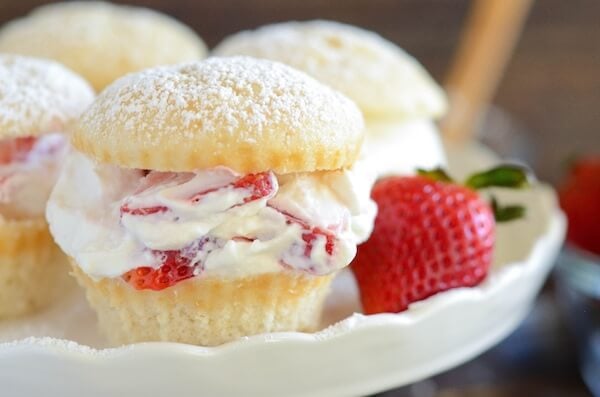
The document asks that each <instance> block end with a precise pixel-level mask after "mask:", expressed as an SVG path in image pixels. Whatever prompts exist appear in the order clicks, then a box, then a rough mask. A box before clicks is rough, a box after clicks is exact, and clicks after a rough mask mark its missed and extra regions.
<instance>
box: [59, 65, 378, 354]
mask: <svg viewBox="0 0 600 397" xmlns="http://www.w3.org/2000/svg"><path fill="white" fill-rule="evenodd" d="M362 140H363V120H362V117H361V114H360V111H359V110H358V108H357V107H356V106H355V105H354V104H353V103H352V102H351V101H350V100H349V99H347V98H346V97H344V96H343V95H341V94H340V93H338V92H336V91H334V90H332V89H330V88H328V87H326V86H324V85H322V84H320V83H318V82H317V81H315V80H314V79H312V78H310V77H309V76H307V75H305V74H303V73H301V72H299V71H296V70H294V69H292V68H290V67H288V66H285V65H283V64H279V63H275V62H270V61H266V60H256V59H253V58H246V57H232V58H213V59H210V60H207V61H200V62H195V63H187V64H181V65H177V66H167V67H159V68H154V69H148V70H145V71H143V72H140V73H137V74H131V75H128V76H126V77H123V78H121V79H119V80H118V81H117V82H115V83H114V84H112V85H111V86H109V87H108V88H107V89H106V90H105V91H103V92H102V94H100V96H99V97H98V98H97V100H96V102H95V103H94V104H93V105H92V106H91V107H90V108H89V109H88V110H87V111H86V112H85V113H84V115H83V116H82V117H81V119H80V121H79V123H78V124H77V125H76V127H75V128H74V133H73V138H72V143H73V146H74V148H75V150H74V151H73V153H72V154H71V155H70V156H69V158H68V159H67V161H66V165H65V167H64V168H63V171H62V174H61V176H60V177H59V181H58V182H57V184H56V187H55V189H54V191H53V193H52V196H51V198H50V201H49V204H48V209H47V219H48V221H49V224H50V228H51V231H52V234H53V235H54V238H55V239H56V241H57V242H58V244H59V245H60V246H61V248H62V249H63V250H64V251H65V252H66V253H67V254H68V255H69V256H70V257H71V258H72V263H73V268H74V274H75V276H76V278H77V279H78V281H79V283H80V284H81V285H82V286H83V287H84V288H85V290H86V292H87V297H88V300H89V302H90V304H91V306H92V307H93V308H94V309H95V310H96V312H97V314H98V319H99V324H100V327H101V328H102V330H103V331H104V333H105V334H106V335H107V337H108V338H109V340H110V341H111V342H112V343H113V344H123V343H133V342H140V341H158V340H161V341H174V342H184V343H191V344H199V345H204V346H212V345H219V344H222V343H225V342H228V341H231V340H234V339H236V338H239V337H242V336H248V335H254V334H260V333H264V332H275V331H311V330H314V329H315V328H316V327H317V326H318V323H319V317H320V314H321V310H322V304H323V300H324V298H325V295H326V294H327V292H328V288H329V284H330V282H331V280H332V277H333V276H334V275H335V273H336V272H337V271H338V270H339V269H341V268H343V267H345V266H347V265H348V264H349V263H350V261H351V260H352V258H353V257H354V255H355V252H356V245H357V244H358V243H360V242H362V241H364V240H366V239H367V238H368V236H369V234H370V232H371V228H372V224H373V219H374V215H375V205H374V203H373V202H372V201H371V200H370V198H369V192H370V189H371V185H372V183H373V178H371V177H370V176H369V172H368V171H367V170H365V169H362V168H360V167H359V168H357V167H355V166H354V163H355V160H356V159H357V157H358V155H359V152H360V148H361V143H362ZM74 230H76V232H74Z"/></svg>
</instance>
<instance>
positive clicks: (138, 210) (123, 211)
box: [121, 204, 169, 215]
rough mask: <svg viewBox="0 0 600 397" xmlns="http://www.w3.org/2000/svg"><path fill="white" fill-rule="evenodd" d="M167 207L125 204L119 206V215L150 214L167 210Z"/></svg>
mask: <svg viewBox="0 0 600 397" xmlns="http://www.w3.org/2000/svg"><path fill="white" fill-rule="evenodd" d="M168 210H169V209H168V208H167V207H164V206H156V207H146V208H129V206H128V205H127V204H123V205H122V206H121V215H123V214H129V215H152V214H159V213H162V212H167V211H168Z"/></svg>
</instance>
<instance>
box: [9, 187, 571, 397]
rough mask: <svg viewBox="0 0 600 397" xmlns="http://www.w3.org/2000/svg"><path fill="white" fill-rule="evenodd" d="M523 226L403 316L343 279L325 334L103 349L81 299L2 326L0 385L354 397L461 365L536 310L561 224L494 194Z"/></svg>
mask: <svg viewBox="0 0 600 397" xmlns="http://www.w3.org/2000/svg"><path fill="white" fill-rule="evenodd" d="M498 195H499V196H500V199H501V200H502V201H503V202H507V203H508V202H520V203H526V206H527V218H526V219H524V220H519V221H516V222H512V223H510V224H505V225H501V226H499V228H498V238H497V250H496V256H495V263H494V266H493V269H492V271H491V274H490V276H489V277H488V278H487V279H486V281H485V282H484V283H482V284H481V285H480V286H478V287H476V288H468V289H467V288H465V289H456V290H452V291H448V292H445V293H441V294H438V295H435V296H433V297H431V298H429V299H427V300H425V301H422V302H419V303H416V304H413V305H411V306H410V308H409V310H408V311H406V312H404V313H400V314H378V315H371V316H365V315H362V314H360V306H359V303H358V295H357V290H356V285H355V284H354V279H353V277H352V275H351V273H350V272H349V271H346V272H342V273H341V274H340V276H339V277H338V278H337V279H336V280H335V282H334V288H333V291H332V294H331V295H330V297H329V300H328V302H327V307H326V311H325V315H324V323H323V330H321V331H319V332H317V333H314V334H304V333H296V332H290V333H277V334H266V335H259V336H254V337H249V338H244V339H241V340H238V341H235V342H232V343H229V344H226V345H223V346H219V347H215V348H203V347H198V346H191V345H184V344H174V343H143V344H137V345H130V346H124V347H119V348H105V342H104V341H103V339H102V338H101V336H100V335H98V333H97V331H96V328H95V318H94V315H93V313H91V311H90V310H89V309H88V308H87V305H86V304H85V301H84V300H83V298H82V294H81V292H79V291H75V292H73V294H71V296H69V297H68V298H66V299H65V300H64V301H63V302H61V303H60V304H58V305H56V306H55V307H53V308H51V309H49V310H47V311H46V312H43V313H39V314H37V315H35V316H31V317H27V318H24V319H21V320H18V321H10V322H3V323H0V342H4V343H0V384H1V385H2V395H4V394H5V393H6V395H7V396H8V395H10V396H34V395H44V396H46V397H50V396H57V397H59V396H60V397H67V396H83V395H85V396H88V397H94V396H107V395H127V396H129V397H137V396H139V397H148V396H164V395H176V396H178V397H187V396H225V395H244V396H261V397H262V396H328V397H330V396H354V395H365V394H370V393H376V392H379V391H382V390H385V389H389V388H392V387H397V386H401V385H405V384H408V383H412V382H415V381H418V380H421V379H423V378H426V377H429V376H432V375H435V374H437V373H439V372H441V371H444V370H447V369H449V368H452V367H454V366H457V365H459V364H461V363H463V362H465V361H467V360H469V359H471V358H473V357H474V356H476V355H478V354H480V353H482V352H484V351H485V350H487V349H489V348H490V347H492V346H493V345H495V344H496V343H498V342H499V341H500V340H502V339H503V338H504V337H506V336H507V335H508V334H509V333H510V332H512V331H513V330H514V329H515V328H516V327H517V326H518V325H519V323H520V322H521V321H522V319H523V318H524V317H525V316H526V314H527V313H528V312H529V310H530V308H531V305H532V303H533V300H534V299H535V297H536V295H537V293H538V292H539V289H540V287H541V285H542V283H543V281H544V279H545V278H546V276H547V275H548V272H549V271H550V269H551V267H552V265H553V263H554V259H555V257H556V254H557V252H558V250H559V248H560V246H561V243H562V241H563V238H564V232H565V220H564V217H563V215H562V214H561V212H560V211H559V210H558V209H557V205H556V200H555V197H554V193H553V191H552V190H551V189H549V188H547V187H545V186H539V187H536V188H535V189H532V190H530V191H523V192H508V191H500V192H498Z"/></svg>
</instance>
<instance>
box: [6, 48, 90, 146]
mask: <svg viewBox="0 0 600 397" xmlns="http://www.w3.org/2000/svg"><path fill="white" fill-rule="evenodd" d="M93 98H94V92H93V90H92V88H91V87H90V86H89V85H88V84H87V83H86V82H85V81H84V80H83V79H82V78H81V77H79V76H78V75H76V74H75V73H73V72H71V71H70V70H68V69H67V68H65V67H63V66H62V65H60V64H58V63H56V62H52V61H47V60H41V59H35V58H27V57H22V56H15V55H7V54H0V139H2V138H19V137H34V136H39V135H43V134H47V133H50V132H63V131H64V130H65V129H66V128H67V126H68V125H69V124H71V123H72V122H73V121H74V120H75V119H76V118H77V117H78V116H79V115H80V114H81V113H82V112H83V110H84V109H85V108H86V107H87V106H89V104H90V103H91V102H92V100H93Z"/></svg>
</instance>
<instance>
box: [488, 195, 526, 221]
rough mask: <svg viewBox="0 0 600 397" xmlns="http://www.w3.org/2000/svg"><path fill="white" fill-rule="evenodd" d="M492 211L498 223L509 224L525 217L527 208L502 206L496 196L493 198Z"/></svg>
mask: <svg viewBox="0 0 600 397" xmlns="http://www.w3.org/2000/svg"><path fill="white" fill-rule="evenodd" d="M492 211H493V212H494V218H495V219H496V222H508V221H512V220H514V219H520V218H522V217H523V216H525V207H523V206H522V205H507V206H500V204H499V203H498V200H497V199H496V197H494V196H492Z"/></svg>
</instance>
